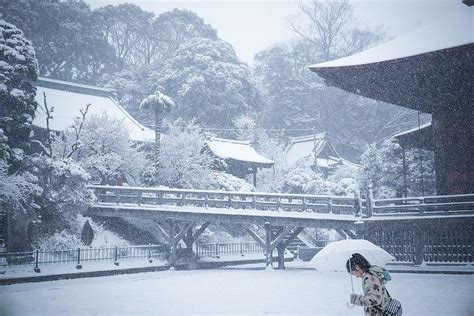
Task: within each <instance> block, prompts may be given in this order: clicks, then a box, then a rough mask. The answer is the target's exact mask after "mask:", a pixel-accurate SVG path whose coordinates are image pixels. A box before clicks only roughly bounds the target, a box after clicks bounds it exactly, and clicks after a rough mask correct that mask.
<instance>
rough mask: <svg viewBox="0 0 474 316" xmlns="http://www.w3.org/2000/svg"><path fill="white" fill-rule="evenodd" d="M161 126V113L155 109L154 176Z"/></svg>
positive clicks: (158, 153) (156, 168)
mask: <svg viewBox="0 0 474 316" xmlns="http://www.w3.org/2000/svg"><path fill="white" fill-rule="evenodd" d="M161 124H162V116H161V111H160V110H159V109H155V148H154V151H155V155H154V156H155V157H154V158H155V172H156V176H158V173H159V169H160V168H159V166H158V158H159V157H160V139H161Z"/></svg>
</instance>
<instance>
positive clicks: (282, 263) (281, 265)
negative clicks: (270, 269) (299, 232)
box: [276, 242, 285, 269]
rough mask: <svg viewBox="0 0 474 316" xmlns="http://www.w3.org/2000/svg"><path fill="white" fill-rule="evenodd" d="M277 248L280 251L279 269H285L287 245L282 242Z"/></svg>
mask: <svg viewBox="0 0 474 316" xmlns="http://www.w3.org/2000/svg"><path fill="white" fill-rule="evenodd" d="M276 248H277V252H278V269H285V245H284V244H283V243H281V242H280V243H278V245H277V247H276Z"/></svg>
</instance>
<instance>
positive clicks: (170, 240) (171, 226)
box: [168, 217, 176, 266]
mask: <svg viewBox="0 0 474 316" xmlns="http://www.w3.org/2000/svg"><path fill="white" fill-rule="evenodd" d="M168 224H169V229H170V232H169V234H168V244H169V246H170V256H169V258H168V263H169V265H170V266H173V265H174V263H175V262H176V241H175V238H174V236H175V234H174V232H175V229H176V227H175V225H176V222H175V221H174V219H173V218H172V217H169V218H168Z"/></svg>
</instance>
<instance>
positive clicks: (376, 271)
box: [346, 253, 402, 316]
mask: <svg viewBox="0 0 474 316" xmlns="http://www.w3.org/2000/svg"><path fill="white" fill-rule="evenodd" d="M346 268H347V272H349V273H351V274H352V275H354V276H356V277H358V278H361V279H362V288H363V290H364V295H357V294H351V296H350V302H351V303H352V304H354V305H359V306H364V311H365V315H366V316H382V315H392V313H391V312H390V306H389V303H390V302H391V298H390V295H389V294H388V291H387V289H386V288H385V283H386V282H387V281H390V280H391V277H390V274H389V273H388V271H387V270H385V269H384V268H381V267H378V266H371V265H370V264H369V262H368V261H367V259H365V258H364V257H363V256H362V255H361V254H359V253H354V254H353V255H352V256H351V257H350V258H349V260H347V262H346ZM393 301H395V300H393ZM397 302H398V301H397ZM398 303H399V302H398ZM401 313H402V310H401V306H400V308H399V310H398V311H397V313H396V314H394V315H401Z"/></svg>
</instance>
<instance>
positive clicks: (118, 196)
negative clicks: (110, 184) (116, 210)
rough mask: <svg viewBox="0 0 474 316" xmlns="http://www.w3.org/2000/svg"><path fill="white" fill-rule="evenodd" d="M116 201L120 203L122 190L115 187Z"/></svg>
mask: <svg viewBox="0 0 474 316" xmlns="http://www.w3.org/2000/svg"><path fill="white" fill-rule="evenodd" d="M115 203H117V204H119V203H120V190H119V189H115Z"/></svg>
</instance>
